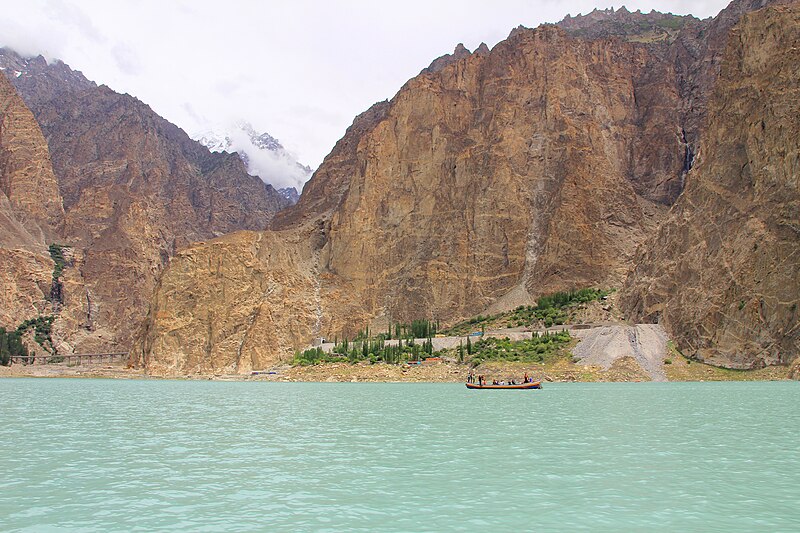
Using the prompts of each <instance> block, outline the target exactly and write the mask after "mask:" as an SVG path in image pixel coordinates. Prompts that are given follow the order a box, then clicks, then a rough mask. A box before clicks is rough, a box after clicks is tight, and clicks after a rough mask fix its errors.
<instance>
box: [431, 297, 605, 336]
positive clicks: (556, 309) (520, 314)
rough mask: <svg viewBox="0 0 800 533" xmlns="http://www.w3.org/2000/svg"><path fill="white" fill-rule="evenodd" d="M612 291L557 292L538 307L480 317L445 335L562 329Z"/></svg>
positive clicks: (537, 305)
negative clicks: (575, 312)
mask: <svg viewBox="0 0 800 533" xmlns="http://www.w3.org/2000/svg"><path fill="white" fill-rule="evenodd" d="M610 293H611V291H610V290H601V289H594V288H586V289H580V290H576V291H567V292H556V293H553V294H548V295H546V296H542V297H540V298H539V299H538V300H537V301H536V305H535V306H533V305H521V306H519V307H517V308H516V309H514V310H513V311H508V312H506V313H499V314H496V315H478V316H476V317H473V318H471V319H469V320H465V321H463V322H459V323H458V324H456V325H454V326H453V327H451V328H449V329H447V330H445V331H443V332H442V333H445V334H446V335H465V334H468V333H470V332H473V331H481V330H485V329H489V328H513V327H528V326H536V327H538V326H544V327H548V328H549V327H552V326H560V325H562V324H567V323H568V322H569V310H570V309H571V308H572V307H574V306H577V305H580V304H584V303H587V302H591V301H594V300H599V299H601V298H603V297H604V296H608V295H609V294H610Z"/></svg>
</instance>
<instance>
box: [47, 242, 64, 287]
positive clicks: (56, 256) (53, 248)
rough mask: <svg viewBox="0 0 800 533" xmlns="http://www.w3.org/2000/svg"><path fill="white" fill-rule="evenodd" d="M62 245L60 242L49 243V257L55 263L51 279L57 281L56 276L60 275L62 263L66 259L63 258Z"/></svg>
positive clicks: (62, 267) (62, 269) (62, 268)
mask: <svg viewBox="0 0 800 533" xmlns="http://www.w3.org/2000/svg"><path fill="white" fill-rule="evenodd" d="M64 248H65V247H64V246H63V245H61V244H51V245H50V246H49V250H50V258H51V259H52V260H53V262H54V263H55V266H54V267H53V281H58V278H60V277H61V273H62V272H63V271H64V265H65V264H66V261H65V260H64Z"/></svg>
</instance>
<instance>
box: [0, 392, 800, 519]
mask: <svg viewBox="0 0 800 533" xmlns="http://www.w3.org/2000/svg"><path fill="white" fill-rule="evenodd" d="M0 397H1V398H2V402H1V403H0V444H1V445H2V453H0V531H31V532H34V531H35V532H42V531H103V532H105V531H155V530H164V531H179V530H181V531H487V530H493V531H532V530H537V531H571V530H576V529H591V530H594V531H621V530H622V531H798V530H800V439H799V438H798V437H800V383H796V382H778V383H752V382H750V383H636V384H622V383H619V384H614V383H598V384H546V385H545V388H544V389H543V390H541V391H469V390H467V389H466V388H465V387H464V386H463V385H453V384H359V383H352V384H351V383H347V384H336V383H324V384H323V383H267V382H237V383H230V382H203V381H122V380H120V381H114V380H96V379H92V380H89V379H86V380H83V379H0Z"/></svg>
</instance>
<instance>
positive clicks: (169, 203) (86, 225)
mask: <svg viewBox="0 0 800 533" xmlns="http://www.w3.org/2000/svg"><path fill="white" fill-rule="evenodd" d="M0 67H1V68H3V69H4V70H5V72H6V73H11V74H12V76H11V78H10V80H11V81H12V83H13V84H14V85H15V87H16V89H17V91H18V92H19V94H20V96H21V97H22V99H23V100H24V101H25V103H26V104H27V106H28V107H29V108H30V110H31V111H32V112H33V116H34V117H35V119H36V121H37V122H38V126H40V127H41V131H42V133H43V134H44V137H45V138H46V140H47V145H48V146H49V153H50V159H51V161H52V169H53V171H54V175H55V178H56V179H57V184H58V193H59V194H60V198H59V200H58V201H59V202H60V201H62V200H63V212H58V210H57V209H56V208H55V207H53V206H50V205H45V206H44V207H41V206H40V207H38V208H39V209H40V210H44V211H45V212H46V213H47V214H48V216H51V217H53V219H54V220H59V219H60V221H59V222H58V230H57V231H54V232H53V233H51V235H46V238H45V241H46V242H47V243H52V242H58V243H59V244H64V245H68V248H69V250H70V257H71V258H72V259H71V264H72V266H71V267H69V268H66V269H65V271H64V275H65V278H67V279H69V278H70V277H71V276H74V277H76V278H77V279H76V283H75V284H72V285H69V284H68V285H67V286H65V294H64V295H63V298H64V299H65V302H67V304H65V305H64V309H63V310H62V312H61V314H60V315H59V319H58V320H56V323H55V325H54V327H55V329H56V331H57V333H58V334H59V335H60V337H61V338H62V339H63V343H62V348H63V350H65V351H72V350H76V351H83V352H85V351H94V350H106V349H111V350H114V351H119V350H125V349H127V347H128V345H129V342H130V338H131V336H132V333H133V331H134V330H135V329H136V328H137V327H138V322H139V321H140V320H141V318H142V317H143V315H144V312H145V311H146V308H147V302H148V300H149V298H150V295H151V293H152V290H153V287H154V285H155V280H156V278H157V276H158V274H159V272H160V270H161V268H162V267H163V265H164V264H166V262H167V260H168V258H169V257H170V256H171V255H173V254H174V253H175V250H177V249H178V248H180V247H182V246H185V245H187V244H188V243H190V242H194V241H198V240H203V239H209V238H213V237H215V236H218V235H222V234H225V233H229V232H232V231H236V230H239V229H263V228H264V227H266V226H267V224H268V223H269V221H270V220H271V218H272V217H273V216H274V214H275V213H276V212H277V211H279V210H280V209H282V208H283V207H285V206H287V205H288V202H287V201H286V199H284V197H283V196H282V195H280V194H278V193H277V191H275V190H274V189H273V188H272V187H271V186H269V185H265V184H264V183H263V182H262V181H261V180H260V179H258V178H256V177H253V176H250V175H249V174H248V173H247V170H246V168H245V166H244V164H243V163H242V161H241V160H240V159H239V158H238V157H236V156H235V155H231V154H225V153H211V152H210V151H209V150H208V149H206V148H205V147H203V146H202V145H200V144H199V143H197V142H196V141H193V140H192V139H190V138H189V137H188V136H187V135H186V134H185V133H184V132H183V131H182V130H180V129H179V128H178V127H177V126H175V125H173V124H171V123H169V122H167V121H166V120H164V119H162V118H161V117H159V116H158V115H157V114H156V113H155V112H153V110H152V109H150V107H149V106H147V105H146V104H144V103H142V102H140V101H139V100H137V99H135V98H133V97H131V96H129V95H123V94H118V93H116V92H114V91H112V90H111V89H109V88H108V87H105V86H97V85H96V84H94V83H93V82H90V81H88V80H86V78H85V77H83V75H82V74H80V73H79V72H76V71H73V70H71V69H70V68H69V67H68V66H67V65H65V64H64V63H62V62H59V61H56V62H53V63H52V64H48V63H47V62H46V61H45V60H44V59H43V58H41V57H39V58H23V57H20V56H19V55H17V54H15V53H14V52H12V51H10V50H7V49H4V50H2V51H1V52H0ZM36 164H39V163H36ZM54 202H55V200H54ZM53 205H55V204H53ZM59 205H60V204H59ZM34 207H36V206H33V207H31V209H33V208H34ZM51 226H52V225H51ZM77 280H80V282H78V281H77ZM69 302H74V305H69ZM70 310H73V311H74V312H73V311H70ZM71 313H72V314H71Z"/></svg>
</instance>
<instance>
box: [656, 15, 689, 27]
mask: <svg viewBox="0 0 800 533" xmlns="http://www.w3.org/2000/svg"><path fill="white" fill-rule="evenodd" d="M685 25H686V18H684V17H670V18H664V19H661V20H659V21H657V22H656V26H659V27H661V28H666V29H669V30H680V29H681V28H683V27H684V26H685Z"/></svg>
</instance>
